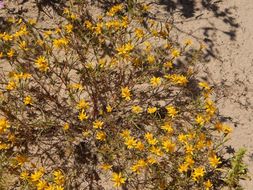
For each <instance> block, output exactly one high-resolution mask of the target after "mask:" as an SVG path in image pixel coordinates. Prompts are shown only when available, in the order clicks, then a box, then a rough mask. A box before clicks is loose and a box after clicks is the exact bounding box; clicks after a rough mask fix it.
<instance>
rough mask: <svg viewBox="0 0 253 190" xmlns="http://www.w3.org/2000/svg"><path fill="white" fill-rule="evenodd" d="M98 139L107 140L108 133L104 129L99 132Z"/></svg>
mask: <svg viewBox="0 0 253 190" xmlns="http://www.w3.org/2000/svg"><path fill="white" fill-rule="evenodd" d="M96 139H97V140H99V141H105V139H106V134H105V133H104V132H103V131H99V132H97V135H96Z"/></svg>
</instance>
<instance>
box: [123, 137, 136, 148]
mask: <svg viewBox="0 0 253 190" xmlns="http://www.w3.org/2000/svg"><path fill="white" fill-rule="evenodd" d="M136 144H137V141H136V140H135V139H134V138H133V137H129V138H127V139H125V145H126V146H127V148H128V149H133V148H135V147H136Z"/></svg>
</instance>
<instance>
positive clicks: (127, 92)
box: [121, 87, 132, 101]
mask: <svg viewBox="0 0 253 190" xmlns="http://www.w3.org/2000/svg"><path fill="white" fill-rule="evenodd" d="M121 96H122V98H125V100H127V101H129V100H131V96H132V95H131V92H130V90H129V88H128V87H124V88H121Z"/></svg>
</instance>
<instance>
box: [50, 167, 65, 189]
mask: <svg viewBox="0 0 253 190" xmlns="http://www.w3.org/2000/svg"><path fill="white" fill-rule="evenodd" d="M53 174H54V182H55V183H56V184H57V185H63V184H64V182H65V178H64V175H63V173H62V172H61V171H60V170H56V171H54V173H53Z"/></svg>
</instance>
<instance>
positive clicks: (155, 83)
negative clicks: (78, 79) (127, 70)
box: [150, 77, 161, 87]
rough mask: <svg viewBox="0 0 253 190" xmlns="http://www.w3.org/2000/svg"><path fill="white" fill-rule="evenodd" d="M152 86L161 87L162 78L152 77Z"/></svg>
mask: <svg viewBox="0 0 253 190" xmlns="http://www.w3.org/2000/svg"><path fill="white" fill-rule="evenodd" d="M150 84H151V85H152V86H153V87H157V86H160V85H161V78H160V77H152V78H151V79H150Z"/></svg>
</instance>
